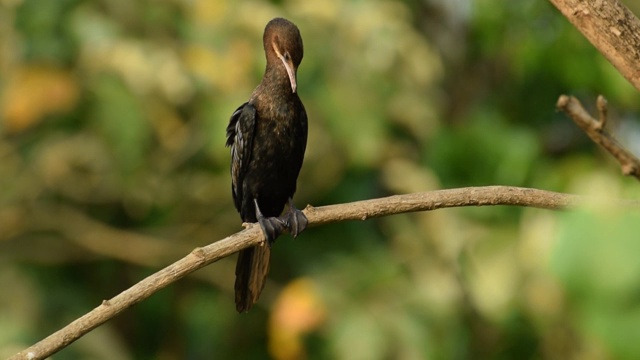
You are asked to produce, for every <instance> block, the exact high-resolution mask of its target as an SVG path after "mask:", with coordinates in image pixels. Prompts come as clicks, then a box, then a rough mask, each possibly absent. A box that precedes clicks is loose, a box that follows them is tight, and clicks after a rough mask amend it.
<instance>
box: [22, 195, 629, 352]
mask: <svg viewBox="0 0 640 360" xmlns="http://www.w3.org/2000/svg"><path fill="white" fill-rule="evenodd" d="M586 201H587V199H585V198H584V197H581V196H578V195H570V194H562V193H557V192H551V191H544V190H537V189H529V188H519V187H509V186H486V187H470V188H461V189H450V190H438V191H431V192H423V193H414V194H407V195H395V196H390V197H386V198H380V199H373V200H364V201H357V202H352V203H347V204H340V205H329V206H322V207H312V206H307V208H306V209H305V210H304V213H305V214H306V215H307V218H308V219H309V224H310V226H318V225H322V224H328V223H333V222H339V221H346V220H366V219H369V218H374V217H381V216H388V215H393V214H400V213H407V212H415V211H429V210H436V209H441V208H448V207H460V206H489V205H514V206H525V207H534V208H541V209H565V208H568V207H572V206H576V205H579V204H582V203H585V202H586ZM623 204H626V205H629V206H632V207H634V208H640V203H638V202H624V203H623ZM262 242H263V235H262V232H261V230H260V227H259V226H255V225H253V224H252V225H250V226H249V227H248V228H246V229H245V230H242V231H240V232H238V233H236V234H234V235H231V236H229V237H226V238H224V239H222V240H220V241H217V242H215V243H213V244H210V245H207V246H204V247H201V248H196V249H195V250H193V251H191V253H190V254H188V255H187V256H185V257H184V258H182V259H180V260H178V261H176V262H175V263H173V264H171V265H169V266H167V267H166V268H164V269H162V270H160V271H158V272H156V273H155V274H152V275H150V276H148V277H147V278H145V279H143V280H141V281H140V282H138V283H137V284H135V285H133V286H132V287H130V288H129V289H127V290H125V291H123V292H121V293H120V294H118V295H116V296H115V297H113V298H111V299H109V300H104V301H103V302H102V304H100V305H99V306H98V307H96V308H94V309H93V310H91V311H89V312H88V313H87V314H85V315H83V316H81V317H80V318H78V319H76V320H75V321H73V322H72V323H70V324H69V325H67V326H65V327H64V328H62V329H60V330H58V331H57V332H55V333H53V334H51V335H50V336H48V337H46V338H45V339H43V340H41V341H40V342H38V343H36V344H34V345H32V346H31V347H29V348H27V349H25V350H23V351H21V352H19V353H18V354H16V355H14V356H13V357H11V359H13V360H17V359H44V358H46V357H48V356H50V355H52V354H54V353H56V352H58V351H60V350H61V349H63V348H64V347H66V346H67V345H69V344H71V343H72V342H74V341H76V340H77V339H79V338H80V337H82V336H83V335H84V334H86V333H88V332H90V331H91V330H92V329H94V328H96V327H98V326H100V325H101V324H103V323H105V322H106V321H108V320H109V319H111V318H113V317H115V316H116V315H118V314H120V313H121V312H123V311H124V310H126V309H128V308H130V307H131V306H133V305H135V304H137V303H139V302H141V301H142V300H144V299H146V298H148V297H149V296H151V295H152V294H154V293H155V292H157V291H158V290H160V289H162V288H164V287H166V286H168V285H170V284H172V283H174V282H176V281H177V280H179V279H181V278H183V277H185V276H186V275H188V274H190V273H192V272H194V271H196V270H198V269H200V268H202V267H204V266H206V265H208V264H211V263H213V262H215V261H218V260H219V259H221V258H223V257H226V256H229V255H231V254H233V253H235V252H237V251H239V250H241V249H244V248H247V247H249V246H255V245H259V244H261V243H262ZM230 281H231V280H230ZM229 311H234V309H233V308H232V307H230V308H229Z"/></svg>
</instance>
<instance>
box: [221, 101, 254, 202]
mask: <svg viewBox="0 0 640 360" xmlns="http://www.w3.org/2000/svg"><path fill="white" fill-rule="evenodd" d="M255 127H256V108H255V107H254V106H253V105H251V104H249V103H248V102H246V103H244V104H242V105H240V107H238V108H237V109H236V111H234V112H233V114H232V115H231V119H230V120H229V125H228V126H227V143H226V146H230V147H231V190H232V192H233V200H234V203H235V205H236V208H237V209H238V211H239V210H240V207H241V204H242V193H241V191H242V181H243V177H244V173H245V172H246V171H247V165H248V164H249V161H250V160H251V149H252V147H253V133H254V130H255Z"/></svg>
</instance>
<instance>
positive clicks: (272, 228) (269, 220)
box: [258, 217, 286, 247]
mask: <svg viewBox="0 0 640 360" xmlns="http://www.w3.org/2000/svg"><path fill="white" fill-rule="evenodd" d="M258 223H259V224H260V228H262V233H263V234H264V237H265V241H266V242H267V245H268V246H269V247H271V245H272V244H273V243H275V242H276V238H278V236H280V234H282V232H283V231H284V230H285V229H286V223H285V222H284V221H283V220H282V219H280V218H277V217H260V218H259V219H258Z"/></svg>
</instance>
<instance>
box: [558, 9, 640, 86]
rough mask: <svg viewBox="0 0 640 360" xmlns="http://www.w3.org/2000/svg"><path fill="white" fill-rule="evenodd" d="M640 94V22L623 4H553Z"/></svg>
mask: <svg viewBox="0 0 640 360" xmlns="http://www.w3.org/2000/svg"><path fill="white" fill-rule="evenodd" d="M550 1H551V3H553V5H555V7H556V8H558V10H560V12H561V13H562V15H564V16H565V17H566V18H567V19H568V20H569V21H570V22H571V23H572V24H573V25H574V26H575V27H576V28H577V29H578V30H579V31H580V32H581V33H582V34H583V35H584V36H585V37H586V38H587V40H589V42H591V44H592V45H593V46H595V47H596V49H598V51H600V53H602V55H604V56H605V57H606V58H607V60H609V62H610V63H611V64H613V66H614V67H615V68H616V69H618V71H619V72H620V74H622V76H624V77H625V78H626V79H627V80H628V81H629V82H630V83H631V84H632V85H633V86H634V87H635V88H636V89H637V90H638V91H640V67H639V64H640V20H638V18H637V17H635V16H634V15H633V13H632V12H631V10H629V9H628V8H627V7H626V6H624V4H622V3H621V2H620V1H619V0H550Z"/></svg>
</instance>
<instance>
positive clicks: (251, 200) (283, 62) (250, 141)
mask: <svg viewBox="0 0 640 360" xmlns="http://www.w3.org/2000/svg"><path fill="white" fill-rule="evenodd" d="M263 45H264V52H265V56H266V60H267V65H266V69H265V72H264V76H263V78H262V81H261V82H260V84H259V85H258V86H257V87H256V88H255V90H254V91H253V93H252V94H251V96H250V98H249V101H247V102H246V103H244V104H242V105H240V107H238V108H237V109H236V110H235V111H234V112H233V114H232V115H231V119H230V121H229V125H228V126H227V129H226V146H228V147H230V148H231V190H232V195H233V200H234V204H235V207H236V209H237V210H238V212H239V213H240V218H241V219H242V221H243V224H245V223H255V222H258V223H259V225H260V227H261V229H262V232H263V233H264V237H265V242H266V246H265V245H264V243H263V244H262V245H256V246H253V247H250V248H247V249H244V250H241V251H240V253H239V255H238V260H237V263H236V281H235V303H236V310H237V311H238V312H239V313H242V312H247V311H249V309H251V307H252V306H253V304H255V303H256V302H257V301H258V298H259V296H260V293H261V292H262V289H263V288H264V285H265V282H266V277H267V273H268V272H269V262H270V257H271V245H272V244H273V243H274V242H275V240H276V238H277V237H278V236H280V234H281V233H283V232H284V231H286V230H288V231H289V233H290V234H291V235H292V236H293V237H294V238H296V237H297V236H298V235H299V234H300V233H301V232H302V231H304V229H305V228H306V227H307V224H308V220H307V218H306V216H305V215H304V213H303V212H302V211H300V210H298V209H297V208H296V207H295V205H294V203H293V195H294V193H295V192H296V183H297V179H298V174H299V173H300V169H301V167H302V162H303V159H304V153H305V150H306V146H307V133H308V121H307V112H306V110H305V108H304V105H303V104H302V101H301V100H300V97H299V96H298V91H297V90H298V85H297V71H298V66H299V65H300V62H301V61H302V57H303V53H304V51H303V45H302V37H301V36H300V31H299V29H298V27H297V26H296V25H295V24H294V23H292V22H291V21H289V20H287V19H284V18H275V19H272V20H271V21H269V22H268V23H267V25H266V27H265V30H264V35H263ZM285 205H287V207H288V210H287V211H286V212H285V213H284V214H283V210H284V207H285Z"/></svg>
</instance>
